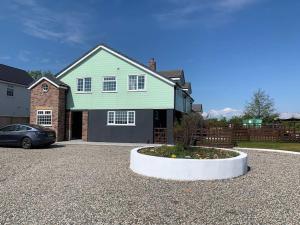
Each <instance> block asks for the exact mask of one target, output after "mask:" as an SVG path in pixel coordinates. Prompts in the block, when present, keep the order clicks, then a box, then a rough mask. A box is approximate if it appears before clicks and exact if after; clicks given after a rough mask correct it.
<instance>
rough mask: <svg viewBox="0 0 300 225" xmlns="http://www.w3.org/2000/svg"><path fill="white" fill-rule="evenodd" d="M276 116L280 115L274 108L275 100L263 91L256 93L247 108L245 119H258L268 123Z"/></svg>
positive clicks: (259, 90)
mask: <svg viewBox="0 0 300 225" xmlns="http://www.w3.org/2000/svg"><path fill="white" fill-rule="evenodd" d="M276 116H278V114H277V113H276V110H275V107H274V100H273V99H271V98H270V96H269V95H267V94H266V93H265V91H263V90H262V89H258V90H257V91H256V92H254V94H253V96H252V99H251V101H250V102H249V103H247V104H246V106H245V118H257V119H262V120H263V121H264V122H267V121H269V120H273V119H274V118H275V117H276Z"/></svg>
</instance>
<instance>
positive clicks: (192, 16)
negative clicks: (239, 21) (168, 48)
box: [154, 0, 263, 27]
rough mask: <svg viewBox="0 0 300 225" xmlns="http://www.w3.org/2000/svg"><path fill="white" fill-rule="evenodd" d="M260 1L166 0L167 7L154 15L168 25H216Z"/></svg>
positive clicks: (160, 21)
mask: <svg viewBox="0 0 300 225" xmlns="http://www.w3.org/2000/svg"><path fill="white" fill-rule="evenodd" d="M260 1H263V0H167V3H168V9H167V10H165V11H161V12H159V13H157V14H155V15H154V17H155V18H156V20H157V21H158V22H159V23H162V24H163V25H167V26H168V27H184V26H187V25H194V24H201V25H205V26H216V25H220V24H223V23H228V22H229V21H232V19H233V18H232V16H233V14H234V13H236V12H238V11H241V10H243V9H245V8H246V7H248V6H250V5H253V4H254V3H257V2H260Z"/></svg>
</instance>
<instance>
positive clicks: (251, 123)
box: [243, 119, 262, 128]
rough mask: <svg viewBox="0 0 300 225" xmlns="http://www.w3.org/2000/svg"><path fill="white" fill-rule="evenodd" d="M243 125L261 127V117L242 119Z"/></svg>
mask: <svg viewBox="0 0 300 225" xmlns="http://www.w3.org/2000/svg"><path fill="white" fill-rule="evenodd" d="M243 126H244V127H257V128H259V127H261V126H262V119H244V120H243Z"/></svg>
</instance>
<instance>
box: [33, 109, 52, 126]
mask: <svg viewBox="0 0 300 225" xmlns="http://www.w3.org/2000/svg"><path fill="white" fill-rule="evenodd" d="M36 117H37V124H38V125H42V126H51V125H52V110H38V111H37V116H36Z"/></svg>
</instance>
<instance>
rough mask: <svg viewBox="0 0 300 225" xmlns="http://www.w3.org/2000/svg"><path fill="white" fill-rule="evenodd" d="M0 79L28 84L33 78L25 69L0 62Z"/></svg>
mask: <svg viewBox="0 0 300 225" xmlns="http://www.w3.org/2000/svg"><path fill="white" fill-rule="evenodd" d="M0 80H2V81H6V82H10V83H14V84H20V85H24V86H28V85H29V84H30V83H32V81H33V78H32V77H31V76H30V75H29V74H28V73H27V72H26V71H25V70H21V69H18V68H15V67H11V66H7V65H3V64H0Z"/></svg>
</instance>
